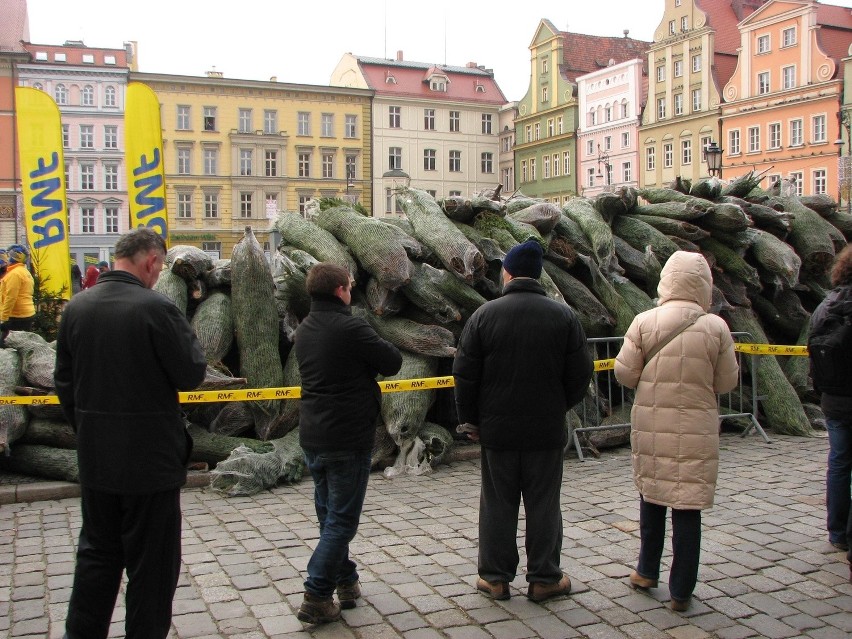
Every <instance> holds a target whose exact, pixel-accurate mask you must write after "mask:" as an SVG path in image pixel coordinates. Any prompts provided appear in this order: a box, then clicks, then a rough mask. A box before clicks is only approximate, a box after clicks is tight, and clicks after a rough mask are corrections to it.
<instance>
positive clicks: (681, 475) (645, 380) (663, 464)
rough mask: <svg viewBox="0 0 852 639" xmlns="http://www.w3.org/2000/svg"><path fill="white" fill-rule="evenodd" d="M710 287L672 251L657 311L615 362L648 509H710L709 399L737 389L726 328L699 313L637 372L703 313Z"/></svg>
mask: <svg viewBox="0 0 852 639" xmlns="http://www.w3.org/2000/svg"><path fill="white" fill-rule="evenodd" d="M712 285H713V280H712V276H711V274H710V267H709V266H708V265H707V262H706V260H705V259H704V257H703V256H702V255H701V254H699V253H688V252H686V251H677V252H675V253H674V254H673V255H672V256H671V257H670V258H669V260H668V261H667V262H666V265H665V266H664V267H663V270H662V273H661V278H660V284H659V286H658V287H657V293H658V295H659V306H658V307H657V308H655V309H652V310H650V311H645V312H644V313H641V314H639V315H637V316H636V317H635V318H634V320H633V323H632V324H631V325H630V328H629V329H628V330H627V334H626V335H625V336H624V344H623V346H622V347H621V351H620V352H619V353H618V356H617V357H616V360H615V377H616V379H618V381H619V382H620V383H621V384H623V385H624V386H627V387H629V388H635V389H636V398H635V401H634V404H633V409H632V412H631V424H632V429H631V434H630V444H631V447H632V449H633V478H634V481H635V483H636V487H637V488H638V489H639V493H640V494H641V495H642V497H643V498H644V499H645V500H646V501H648V502H651V503H654V504H660V505H662V506H669V507H672V508H679V509H690V510H701V509H704V508H709V507H710V506H712V505H713V494H714V492H715V490H716V478H717V475H718V471H719V413H718V408H717V403H716V401H717V400H716V393H726V392H728V391H730V390H732V389H733V388H734V386H736V384H737V379H738V377H737V375H738V366H737V360H736V356H735V354H734V342H733V339H732V338H731V333H730V331H729V330H728V326H727V325H726V324H725V322H724V320H722V318H720V317H718V316H717V315H712V314H709V313H708V314H705V315H702V316H701V317H699V318H698V320H697V321H696V322H695V323H694V324H693V325H692V326H690V327H688V328H687V329H686V330H685V331H683V333H681V334H680V335H678V336H677V337H675V338H674V339H673V340H672V341H671V342H669V343H668V344H666V345H665V346H664V347H663V349H662V350H661V351H659V353H658V354H657V355H656V356H655V357H654V358H653V359H651V360H650V361H649V362H648V365H647V366H645V363H644V362H645V355H646V354H647V353H649V352H650V351H651V350H652V349H653V348H654V346H655V344H657V343H658V342H660V341H662V340H664V339H665V338H666V336H667V335H668V334H669V333H671V332H672V331H674V330H675V329H676V328H677V327H678V326H680V325H681V324H682V322H683V321H684V319H686V318H687V317H688V316H690V315H695V314H699V313H701V312H704V313H706V312H707V309H708V308H709V307H710V299H711V293H712Z"/></svg>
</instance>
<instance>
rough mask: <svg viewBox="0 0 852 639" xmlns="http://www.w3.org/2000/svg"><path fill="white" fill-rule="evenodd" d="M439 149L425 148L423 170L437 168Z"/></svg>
mask: <svg viewBox="0 0 852 639" xmlns="http://www.w3.org/2000/svg"><path fill="white" fill-rule="evenodd" d="M437 153H438V152H437V151H435V149H424V150H423V170H424V171H435V170H437Z"/></svg>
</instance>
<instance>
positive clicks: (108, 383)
mask: <svg viewBox="0 0 852 639" xmlns="http://www.w3.org/2000/svg"><path fill="white" fill-rule="evenodd" d="M165 256H166V245H165V242H164V241H163V239H162V238H161V237H160V236H159V235H157V234H156V233H155V232H154V231H152V230H150V229H147V228H138V229H134V230H132V231H129V232H128V233H126V234H124V235H122V236H121V237H120V238H119V240H118V242H117V243H116V245H115V270H113V271H110V272H108V273H104V274H103V275H102V276H101V278H100V280H99V282H98V286H95V287H93V288H91V289H87V290H85V291H82V292H81V293H79V294H77V295H75V296H74V297H73V298H72V299H71V300H70V301H69V302H68V304H67V306H66V307H65V310H64V311H63V313H62V320H61V322H60V325H59V335H58V338H57V342H56V368H55V372H54V382H55V384H56V394H57V395H58V396H59V401H60V404H61V405H62V410H63V412H64V413H65V416H66V418H67V419H68V422H69V423H70V424H71V425H72V426H73V428H74V430H75V431H76V433H77V459H78V464H79V473H80V485H81V504H80V506H81V511H82V516H83V523H82V528H81V530H80V540H79V545H78V547H77V566H76V568H75V571H74V585H73V589H72V591H71V600H70V602H69V604H68V617H67V621H66V624H65V629H66V637H68V638H70V639H101V638H105V637H106V636H107V634H108V632H109V625H110V619H111V617H112V611H113V607H114V606H115V600H116V597H117V596H118V591H119V585H120V583H121V576H122V572H123V571H124V570H125V569H126V570H127V577H128V582H127V597H126V606H127V616H126V620H125V628H126V634H127V637H128V639H130V638H136V639H139V638H143V637H144V638H145V639H151V638H156V637H165V636H166V635H167V634H168V632H169V626H170V625H171V618H172V599H173V597H174V593H175V588H176V586H177V580H178V571H179V569H180V557H181V553H180V536H181V532H180V531H181V511H180V488H181V486H183V484H184V483H185V482H186V463H187V461H188V459H189V454H190V452H191V450H192V439H191V438H190V437H189V435H188V434H187V432H186V428H185V425H184V420H183V417H182V415H181V410H180V405H179V404H178V396H177V392H178V391H188V390H192V389H194V388H196V387H197V386H198V385H199V384H200V383H201V382H202V381H203V380H204V376H205V372H206V369H207V364H206V362H205V359H204V352H203V351H202V349H201V346H200V344H199V343H198V340H197V338H196V336H195V333H194V332H193V330H192V328H191V327H190V325H189V322H188V321H187V319H186V317H185V316H184V315H183V314H182V313H181V312H180V310H178V308H177V306H175V305H174V304H173V303H172V302H171V300H169V299H168V298H166V297H165V296H163V295H161V294H160V293H157V292H155V291H152V290H150V289H151V287H152V286H153V285H154V283H155V282H156V281H157V278H158V276H159V274H160V271H161V270H162V267H163V260H164V259H165Z"/></svg>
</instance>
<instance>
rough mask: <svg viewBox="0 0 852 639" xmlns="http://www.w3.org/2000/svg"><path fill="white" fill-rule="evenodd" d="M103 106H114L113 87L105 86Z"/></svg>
mask: <svg viewBox="0 0 852 639" xmlns="http://www.w3.org/2000/svg"><path fill="white" fill-rule="evenodd" d="M104 106H108V107H114V106H115V87H107V88H106V89H104Z"/></svg>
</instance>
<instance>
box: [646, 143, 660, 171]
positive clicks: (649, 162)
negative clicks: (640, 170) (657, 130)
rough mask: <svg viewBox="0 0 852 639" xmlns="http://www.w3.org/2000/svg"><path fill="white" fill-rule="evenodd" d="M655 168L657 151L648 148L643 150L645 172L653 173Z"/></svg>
mask: <svg viewBox="0 0 852 639" xmlns="http://www.w3.org/2000/svg"><path fill="white" fill-rule="evenodd" d="M656 168H657V149H655V148H654V147H652V146H649V147H648V148H647V149H645V170H646V171H653V170H654V169H656Z"/></svg>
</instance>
